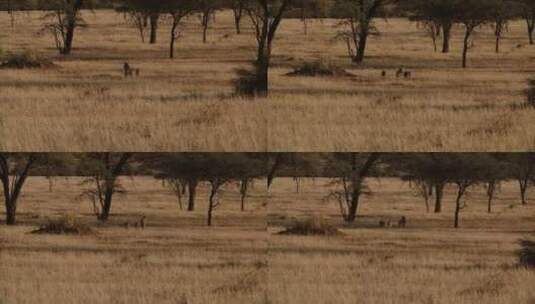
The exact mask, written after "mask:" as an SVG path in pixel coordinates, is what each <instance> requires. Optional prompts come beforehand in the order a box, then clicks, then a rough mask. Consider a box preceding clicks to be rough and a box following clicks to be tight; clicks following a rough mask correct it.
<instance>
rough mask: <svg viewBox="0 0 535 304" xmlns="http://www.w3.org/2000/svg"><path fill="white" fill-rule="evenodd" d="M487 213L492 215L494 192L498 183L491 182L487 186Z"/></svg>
mask: <svg viewBox="0 0 535 304" xmlns="http://www.w3.org/2000/svg"><path fill="white" fill-rule="evenodd" d="M487 187H488V188H487V198H488V200H487V212H488V213H492V199H493V198H494V192H495V190H496V183H495V182H489V183H488V186H487Z"/></svg>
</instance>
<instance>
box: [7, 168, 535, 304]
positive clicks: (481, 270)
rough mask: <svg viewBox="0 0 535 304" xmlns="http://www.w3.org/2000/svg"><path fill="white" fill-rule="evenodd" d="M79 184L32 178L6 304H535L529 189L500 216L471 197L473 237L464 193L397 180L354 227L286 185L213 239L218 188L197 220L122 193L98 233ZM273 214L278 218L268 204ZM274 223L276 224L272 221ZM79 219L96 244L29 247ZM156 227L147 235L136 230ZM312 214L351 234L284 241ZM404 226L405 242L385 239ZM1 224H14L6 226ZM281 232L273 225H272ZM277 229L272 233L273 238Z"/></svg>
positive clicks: (170, 201)
mask: <svg viewBox="0 0 535 304" xmlns="http://www.w3.org/2000/svg"><path fill="white" fill-rule="evenodd" d="M79 181H80V180H79V179H75V178H70V179H66V180H65V179H58V180H57V182H56V184H55V186H54V188H53V191H52V192H49V190H48V182H47V181H46V180H45V179H43V178H37V177H36V178H33V177H32V178H30V180H29V183H28V185H27V186H28V187H27V188H26V191H25V192H24V196H23V197H22V199H21V202H20V217H19V220H20V224H19V226H16V227H6V226H0V273H2V276H0V302H1V303H5V304H11V303H104V302H105V303H129V304H132V303H155V302H157V303H186V302H184V300H185V299H187V303H189V304H192V303H193V304H195V303H199V304H206V303H259V304H260V303H261V304H267V303H277V304H283V303H296V304H300V303H360V302H365V303H531V302H533V301H534V300H535V291H534V290H533V288H532V287H531V286H532V282H533V280H534V279H535V272H534V271H533V269H525V268H522V267H519V266H518V257H517V253H516V251H517V250H518V249H519V245H518V241H519V240H520V239H523V238H533V233H534V232H535V226H534V222H535V216H534V214H535V212H534V211H535V210H534V209H535V207H534V206H533V205H528V206H524V207H523V206H520V205H519V203H518V194H517V189H516V185H515V184H513V183H508V184H505V185H504V186H503V188H502V192H501V193H500V194H499V196H498V198H497V200H496V204H495V207H494V210H495V212H494V213H492V214H487V213H486V209H485V202H484V198H483V196H482V194H481V193H480V192H481V191H480V190H476V191H473V192H471V194H470V196H469V198H468V207H467V209H465V210H464V211H463V213H462V220H461V228H460V229H458V230H454V229H453V228H451V226H452V216H453V210H452V205H453V202H452V199H453V198H452V195H453V193H452V192H451V190H452V189H449V190H448V191H447V195H446V201H445V206H444V213H442V214H438V215H437V214H426V213H425V208H424V205H423V202H422V201H421V199H420V198H417V197H415V196H414V195H413V192H412V191H411V190H410V189H409V188H408V185H407V184H403V183H401V182H400V181H398V180H393V179H382V180H380V181H376V180H372V181H371V183H370V188H371V189H372V190H373V191H374V193H375V194H374V195H373V196H369V197H365V198H364V199H363V201H362V205H361V209H360V214H361V217H360V218H359V219H358V220H357V222H356V223H355V224H353V225H345V224H343V223H342V222H341V219H340V217H339V215H338V213H337V212H338V210H337V206H336V205H335V204H334V202H325V201H324V200H323V197H324V196H325V195H326V194H327V193H328V191H329V187H328V186H326V180H324V179H316V180H315V181H311V180H306V181H304V182H303V183H302V187H301V190H300V193H296V192H295V189H294V185H293V183H292V181H291V179H283V178H279V179H276V180H275V182H274V184H273V188H272V189H271V190H270V192H269V195H268V196H267V195H266V192H265V189H263V188H262V187H261V186H260V183H259V184H258V186H257V187H255V189H254V191H253V193H252V197H251V198H249V203H248V205H247V210H246V212H244V213H242V212H240V211H239V198H238V196H237V193H236V192H237V189H235V188H233V187H230V186H229V187H227V188H226V189H225V194H224V196H223V204H222V206H221V209H218V210H217V211H216V213H215V226H214V227H212V228H207V227H205V226H204V217H205V216H204V211H205V210H204V208H205V207H206V195H207V189H206V188H205V187H204V186H203V187H202V189H201V191H200V193H199V199H198V204H197V207H198V208H197V209H198V210H196V211H195V212H193V213H189V212H185V211H179V210H178V206H177V204H176V202H175V198H174V196H173V195H171V194H170V193H168V192H166V191H164V190H162V188H161V184H160V183H159V182H158V181H155V180H153V179H152V178H148V177H135V178H133V179H125V180H123V184H124V186H125V188H126V189H127V191H128V193H127V194H126V195H122V196H118V197H116V200H115V201H114V205H113V207H112V213H113V214H112V216H111V218H110V223H108V224H106V225H97V222H96V220H95V219H94V217H93V216H91V214H90V213H89V211H90V208H89V205H88V204H87V202H81V201H79V200H77V199H76V196H77V195H78V194H79V192H80V190H81V189H80V186H79ZM266 202H268V209H267V210H266V208H265V207H264V204H265V203H266ZM266 212H267V213H266ZM65 213H71V214H76V215H77V216H79V217H80V220H81V221H82V222H85V223H87V224H89V225H91V226H92V227H93V228H94V230H95V231H96V235H88V236H72V235H71V236H65V235H42V234H39V235H36V234H29V233H28V232H30V231H32V230H33V229H34V228H35V227H36V226H37V225H38V224H39V223H40V222H41V221H43V220H44V219H46V218H47V217H55V216H60V215H63V214H65ZM141 214H145V215H146V216H147V224H148V226H147V228H146V229H144V230H140V229H137V230H136V229H133V228H130V229H125V228H122V227H121V226H120V224H121V223H122V222H124V221H125V220H126V219H136V218H138V216H140V215H141ZM313 215H319V216H321V217H322V218H323V219H324V220H325V221H326V222H328V223H330V224H331V225H333V226H336V227H338V228H339V229H341V231H343V235H340V236H338V235H337V236H333V237H323V236H283V235H277V232H278V231H280V230H281V229H282V227H283V225H286V224H287V223H289V222H290V221H293V220H294V218H295V219H304V218H308V217H310V216H313ZM401 215H405V216H407V218H408V226H407V228H405V229H399V228H392V229H385V228H379V227H378V221H379V219H381V218H386V217H390V218H392V219H396V218H399V217H400V216H401ZM0 217H2V218H3V217H4V214H3V213H0ZM267 225H268V226H267ZM266 228H267V230H266Z"/></svg>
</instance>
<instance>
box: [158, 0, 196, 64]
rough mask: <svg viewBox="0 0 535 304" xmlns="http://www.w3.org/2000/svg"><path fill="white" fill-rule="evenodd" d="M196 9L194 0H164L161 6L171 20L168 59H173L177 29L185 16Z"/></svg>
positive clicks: (178, 32) (177, 35)
mask: <svg viewBox="0 0 535 304" xmlns="http://www.w3.org/2000/svg"><path fill="white" fill-rule="evenodd" d="M196 7H197V2H196V1H195V0H165V1H164V4H163V11H164V12H166V13H167V14H168V16H169V17H170V19H171V31H170V36H171V37H170V43H169V58H171V59H173V58H174V57H175V42H176V40H177V39H178V37H180V31H179V27H180V24H181V22H182V19H184V18H185V17H186V16H188V15H190V14H192V13H193V12H194V11H195V9H196Z"/></svg>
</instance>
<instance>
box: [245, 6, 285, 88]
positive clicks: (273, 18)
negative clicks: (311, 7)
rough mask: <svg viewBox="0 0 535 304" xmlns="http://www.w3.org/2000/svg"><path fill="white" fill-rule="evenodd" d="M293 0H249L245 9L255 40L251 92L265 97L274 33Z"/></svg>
mask: <svg viewBox="0 0 535 304" xmlns="http://www.w3.org/2000/svg"><path fill="white" fill-rule="evenodd" d="M292 1H293V0H250V1H248V2H247V7H246V11H247V14H248V15H249V17H250V19H251V22H252V23H253V27H254V30H255V37H256V42H257V54H256V61H255V62H254V66H255V71H254V75H253V78H254V79H253V82H254V85H253V86H254V87H253V88H252V90H253V92H252V93H253V94H254V95H256V96H262V97H265V96H267V95H268V91H269V87H268V83H269V76H268V73H269V64H270V61H271V52H272V49H273V41H274V40H275V34H276V33H277V30H278V28H279V25H280V23H281V21H282V18H283V16H284V13H286V12H287V10H288V9H289V8H290V5H291V4H292Z"/></svg>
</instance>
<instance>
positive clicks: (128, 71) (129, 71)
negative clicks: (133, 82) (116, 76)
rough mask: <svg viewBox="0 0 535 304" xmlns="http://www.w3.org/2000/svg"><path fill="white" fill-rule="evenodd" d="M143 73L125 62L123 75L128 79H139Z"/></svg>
mask: <svg viewBox="0 0 535 304" xmlns="http://www.w3.org/2000/svg"><path fill="white" fill-rule="evenodd" d="M140 73H141V70H140V69H138V68H134V67H132V66H131V65H130V64H129V63H128V62H125V63H124V64H123V74H124V77H125V78H128V77H134V76H136V77H139V74H140Z"/></svg>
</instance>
